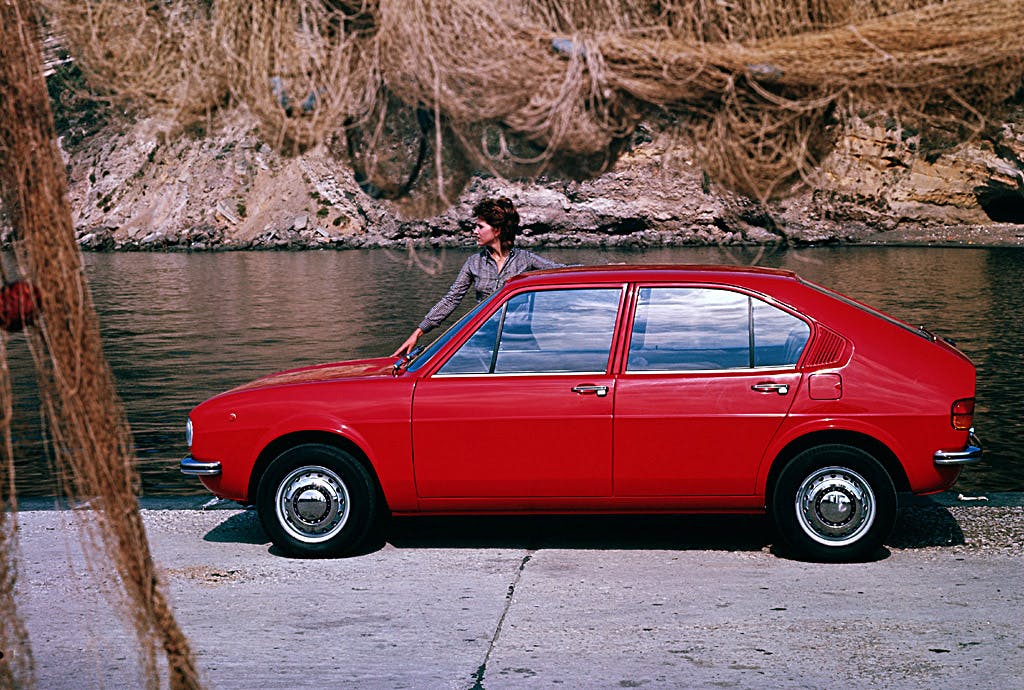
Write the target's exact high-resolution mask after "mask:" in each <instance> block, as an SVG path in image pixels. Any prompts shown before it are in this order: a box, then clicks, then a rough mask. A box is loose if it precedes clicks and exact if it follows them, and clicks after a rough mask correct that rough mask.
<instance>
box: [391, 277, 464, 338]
mask: <svg viewBox="0 0 1024 690" xmlns="http://www.w3.org/2000/svg"><path fill="white" fill-rule="evenodd" d="M472 284H473V274H472V272H470V270H469V260H468V259H467V260H466V263H464V264H462V268H461V269H460V270H459V275H458V276H456V278H455V282H454V283H452V286H451V287H450V288H448V292H446V293H445V295H444V297H442V298H441V299H440V300H439V301H438V303H437V304H435V305H434V306H433V307H432V308H431V310H430V311H429V312H427V315H426V316H425V317H423V321H422V322H420V325H419V326H417V327H416V330H414V331H413V332H412V333H411V334H410V335H409V337H408V338H406V339H405V342H404V343H402V344H401V345H400V346H399V348H398V349H397V350H395V353H394V354H393V355H392V357H398V356H400V355H406V354H409V353H410V352H412V349H413V348H414V347H416V341H418V340H419V339H420V336H421V335H423V334H424V333H427V332H428V331H431V330H433V329H434V328H436V327H437V325H438V324H440V323H441V322H442V321H444V320H445V319H447V318H448V317H449V316H451V313H452V312H453V311H455V309H456V308H457V307H458V306H459V304H460V303H461V302H462V298H463V297H465V296H466V293H467V292H469V286H470V285H472Z"/></svg>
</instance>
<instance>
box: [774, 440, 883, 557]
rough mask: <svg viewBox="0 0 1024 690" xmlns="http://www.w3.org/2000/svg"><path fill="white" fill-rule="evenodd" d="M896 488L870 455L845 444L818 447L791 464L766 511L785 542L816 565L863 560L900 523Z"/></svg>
mask: <svg viewBox="0 0 1024 690" xmlns="http://www.w3.org/2000/svg"><path fill="white" fill-rule="evenodd" d="M896 507H897V504H896V488H895V486H893V482H892V478H891V477H890V476H889V473H888V472H886V470H885V468H884V467H883V466H882V465H881V463H879V462H878V460H876V459H875V458H874V457H873V456H872V455H871V454H870V453H868V452H867V451H864V450H861V449H860V448H855V447H853V446H847V445H842V444H829V445H823V446H815V447H813V448H808V449H807V450H805V451H803V452H801V453H800V454H798V455H797V456H796V457H794V458H793V459H792V460H790V461H789V462H788V463H787V464H786V466H785V467H784V468H783V470H782V472H781V473H780V474H779V477H778V480H777V481H776V482H775V486H774V489H773V490H772V492H771V498H770V502H769V504H768V510H769V512H770V513H771V517H772V521H773V522H774V523H775V528H776V530H777V531H778V534H779V536H780V537H781V538H782V541H783V542H784V543H785V544H786V545H788V546H789V547H790V548H791V549H792V550H793V551H794V552H795V555H797V556H798V557H802V558H807V559H809V560H814V561H826V562H836V561H857V560H865V559H868V558H870V557H872V556H873V555H875V554H876V553H878V551H879V550H880V549H881V547H882V543H883V542H884V541H885V539H886V538H887V537H888V536H889V534H890V533H891V532H892V528H893V525H894V524H895V522H896Z"/></svg>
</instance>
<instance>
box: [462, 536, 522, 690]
mask: <svg viewBox="0 0 1024 690" xmlns="http://www.w3.org/2000/svg"><path fill="white" fill-rule="evenodd" d="M534 553H536V549H529V550H527V552H526V555H525V556H523V560H521V561H520V562H519V567H518V568H516V574H515V576H514V577H513V578H512V582H510V583H509V585H508V591H507V592H506V593H505V607H504V608H503V609H502V611H501V616H500V617H499V618H498V625H497V626H495V628H494V634H493V635H491V641H490V642H489V643H488V644H487V653H486V654H484V661H483V663H482V664H480V666H479V667H477V669H476V671H475V672H474V673H473V675H472V678H473V684H472V685H471V686H470V688H469V690H484V676H485V675H486V674H487V662H488V661H490V660H491V652H493V651H494V647H495V645H497V643H498V638H499V637H501V629H502V628H503V627H504V625H505V617H506V616H508V611H509V609H510V608H512V597H513V596H515V593H516V587H518V586H519V580H521V579H522V577H523V571H524V570H525V569H526V564H527V563H529V562H530V559H531V558H533V554H534Z"/></svg>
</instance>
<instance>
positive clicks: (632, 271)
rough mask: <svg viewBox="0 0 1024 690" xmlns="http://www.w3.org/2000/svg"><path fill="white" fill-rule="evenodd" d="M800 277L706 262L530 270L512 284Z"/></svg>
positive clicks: (723, 280)
mask: <svg viewBox="0 0 1024 690" xmlns="http://www.w3.org/2000/svg"><path fill="white" fill-rule="evenodd" d="M762 278H763V279H785V280H794V281H795V280H799V277H798V276H797V274H796V273H794V272H793V271H787V270H783V269H778V268H764V267H761V266H729V265H717V264H715V265H707V264H614V265H603V266H572V267H566V268H553V269H548V270H545V271H527V272H526V273H521V274H519V275H518V276H515V277H514V278H512V279H510V280H509V281H508V282H509V284H513V282H514V284H515V285H516V286H517V287H518V286H525V285H558V284H562V283H570V282H573V283H574V282H581V281H585V282H595V283H624V282H648V281H650V282H691V281H692V282H698V283H704V282H725V283H729V282H732V281H741V282H748V281H750V280H754V281H757V280H758V279H762Z"/></svg>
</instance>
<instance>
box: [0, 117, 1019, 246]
mask: <svg viewBox="0 0 1024 690" xmlns="http://www.w3.org/2000/svg"><path fill="white" fill-rule="evenodd" d="M1021 110H1022V111H1024V108H1022V109H1021ZM993 132H994V133H992V134H990V135H989V136H987V137H984V138H983V137H980V136H979V137H977V138H976V139H974V140H971V141H968V142H966V143H963V144H960V145H958V146H956V147H955V148H949V149H947V150H943V151H941V152H939V153H932V154H928V155H925V154H922V153H921V151H920V150H919V149H920V142H919V137H918V136H917V135H916V134H914V133H911V132H908V131H906V130H902V129H900V128H899V127H897V126H895V125H893V124H891V123H890V124H889V125H888V126H886V125H869V124H868V123H865V122H858V123H856V126H855V127H854V128H853V131H852V133H851V134H849V135H848V136H846V137H845V138H844V139H843V140H841V141H840V142H838V146H837V148H836V150H835V152H834V153H833V154H832V155H831V156H830V157H829V158H828V159H827V160H826V161H824V163H823V165H822V167H821V170H820V176H819V179H817V180H815V181H814V185H813V189H807V190H805V191H803V192H801V193H798V194H797V195H795V196H793V197H790V198H788V199H785V200H783V201H781V202H773V203H772V204H770V205H769V206H768V207H767V208H764V207H762V206H760V205H759V204H756V203H754V202H752V201H751V200H749V199H746V198H743V197H741V196H738V195H735V194H732V193H730V192H729V191H727V190H723V189H721V188H719V187H717V186H716V185H714V184H713V183H712V182H711V181H709V180H707V179H706V178H705V176H704V175H703V174H702V172H701V170H700V168H699V166H698V165H697V164H696V163H695V162H694V161H693V160H692V158H691V157H690V155H689V153H688V152H687V151H680V150H677V149H670V148H668V146H667V145H666V144H665V143H663V142H662V140H661V139H660V138H659V137H658V136H656V135H655V134H653V133H652V132H650V131H649V130H648V129H647V128H645V127H641V128H640V130H638V132H637V134H636V135H635V136H634V141H633V145H632V146H631V148H630V149H629V151H628V152H627V153H626V154H625V155H624V156H623V157H622V158H621V159H620V161H619V163H618V164H617V166H616V167H615V169H614V170H612V171H611V172H609V173H606V174H605V175H603V176H601V177H599V178H596V179H592V180H587V181H566V180H556V179H541V180H538V181H537V182H536V183H533V184H522V183H509V182H506V181H502V180H498V179H495V178H488V177H477V178H474V179H473V181H472V182H471V184H470V186H469V187H468V189H467V190H466V192H465V193H464V194H463V196H462V198H461V199H460V200H459V203H458V204H457V205H456V206H455V207H454V208H451V209H449V210H447V211H445V212H444V213H443V214H441V215H440V216H437V217H433V218H429V219H408V218H403V217H402V216H401V215H400V214H399V213H398V212H396V210H395V209H394V208H392V207H391V206H390V205H389V204H387V203H386V202H379V201H376V200H374V199H371V198H370V197H368V196H367V195H366V194H364V193H363V192H362V191H361V190H360V189H359V187H358V185H356V184H355V182H354V180H353V179H352V175H351V173H350V172H349V171H348V170H347V168H346V167H345V166H344V164H343V163H341V162H339V161H338V160H337V159H336V158H334V157H333V156H332V155H331V154H330V152H329V150H328V148H327V147H325V146H320V147H318V148H316V149H314V150H312V151H309V152H307V153H306V154H304V155H302V156H300V157H296V158H282V157H281V156H279V155H278V154H276V153H275V152H274V151H273V150H272V149H271V148H270V147H269V146H267V145H266V144H265V143H263V142H262V141H261V140H260V137H259V132H258V128H257V125H256V121H255V120H254V119H253V118H252V117H251V116H250V115H248V113H246V112H245V111H243V110H235V111H232V112H229V113H226V114H223V115H221V116H220V118H219V119H218V120H217V121H216V122H215V123H214V125H213V127H212V128H211V130H210V131H206V132H192V133H188V132H186V133H179V134H175V135H168V134H167V133H166V132H165V129H164V127H163V125H162V123H160V122H158V121H156V120H151V119H143V120H139V121H132V120H130V119H127V118H121V119H119V120H117V119H114V118H112V119H111V121H110V122H108V124H107V125H106V126H105V127H104V128H103V129H102V130H100V131H99V132H98V133H97V134H94V135H91V136H87V137H85V138H84V139H82V138H74V139H73V143H68V142H70V141H72V140H71V139H70V138H68V137H67V135H65V140H66V141H65V142H64V143H66V144H67V146H66V148H67V150H66V151H65V156H66V162H67V165H68V171H69V180H70V187H69V193H70V195H71V201H72V207H73V209H74V215H75V218H74V221H75V226H76V228H77V232H78V238H79V242H80V244H81V245H82V247H83V248H86V249H121V250H166V249H192V250H203V249H214V248H282V249H283V248H302V247H364V246H394V245H401V244H406V243H409V242H412V243H414V244H417V245H452V244H468V243H469V239H468V229H469V227H470V225H471V224H470V219H469V217H468V216H469V213H470V212H469V209H470V208H471V207H472V205H473V203H475V201H476V200H478V199H479V198H480V197H482V196H484V195H489V194H496V193H501V194H506V195H508V196H511V197H512V198H513V199H514V200H515V201H516V202H517V204H518V205H519V207H520V211H521V215H522V218H523V224H524V229H523V234H522V236H521V244H524V245H527V246H529V245H536V244H545V245H561V246H577V245H589V246H603V245H634V246H664V245H680V244H761V243H769V242H787V243H793V244H805V243H821V242H837V241H838V242H863V241H879V240H881V241H885V239H886V238H888V239H895V241H899V240H900V239H901V238H902V239H904V240H905V239H906V238H907V237H914V236H917V237H920V236H922V233H924V234H927V235H928V236H930V237H931V236H941V237H942V238H945V241H949V242H953V243H957V242H968V241H970V242H979V243H1005V242H1000V241H999V239H1000V238H1002V239H1003V240H1005V238H1007V237H1010V238H1011V239H1013V238H1015V239H1024V237H1017V236H1016V231H1017V230H1020V231H1021V233H1020V234H1021V235H1022V236H1024V112H1018V113H1016V115H1015V118H1014V119H1013V120H1011V121H1010V122H1007V123H1005V124H1003V125H1002V126H1001V127H1000V128H997V129H996V130H993ZM1018 224H1019V225H1018ZM8 236H9V229H6V230H5V231H4V237H5V238H6V237H8Z"/></svg>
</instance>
